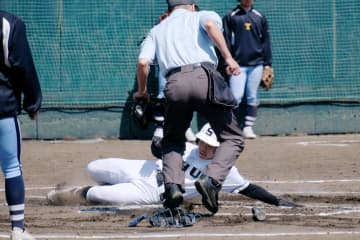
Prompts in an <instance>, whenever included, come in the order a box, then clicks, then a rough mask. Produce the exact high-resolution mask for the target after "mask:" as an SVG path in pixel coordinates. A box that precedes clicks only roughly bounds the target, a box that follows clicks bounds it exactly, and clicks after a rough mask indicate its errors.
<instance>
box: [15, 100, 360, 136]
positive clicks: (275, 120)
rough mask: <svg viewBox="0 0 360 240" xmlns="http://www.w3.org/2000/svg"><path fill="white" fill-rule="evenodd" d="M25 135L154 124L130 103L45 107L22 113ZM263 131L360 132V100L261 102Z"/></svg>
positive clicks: (129, 130) (130, 129) (127, 131)
mask: <svg viewBox="0 0 360 240" xmlns="http://www.w3.org/2000/svg"><path fill="white" fill-rule="evenodd" d="M19 119H20V121H21V127H22V133H23V138H37V139H64V138H65V139H73V138H74V139H86V138H98V137H103V138H121V139H150V138H151V136H152V131H153V128H154V126H153V124H151V125H150V126H149V128H148V129H145V130H142V129H140V128H139V127H138V126H137V125H136V124H135V123H134V122H133V121H132V120H131V117H130V110H129V107H125V108H119V109H107V110H87V111H80V110H76V111H71V110H66V111H58V110H49V111H42V112H41V113H40V115H39V118H38V121H37V122H34V121H31V120H29V118H28V117H27V116H26V115H21V116H20V117H19ZM203 122H204V120H203V119H202V118H201V117H198V116H197V115H195V116H194V120H193V122H192V129H193V130H194V131H197V130H198V129H199V128H200V127H201V124H202V123H203ZM254 129H255V132H256V133H257V134H259V135H297V134H332V133H359V132H360V105H359V104H306V105H288V106H286V105H285V106H261V107H260V108H259V112H258V119H257V121H256V125H255V127H254Z"/></svg>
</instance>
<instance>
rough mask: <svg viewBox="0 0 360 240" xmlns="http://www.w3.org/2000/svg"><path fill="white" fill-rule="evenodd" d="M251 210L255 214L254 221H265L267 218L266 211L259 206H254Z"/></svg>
mask: <svg viewBox="0 0 360 240" xmlns="http://www.w3.org/2000/svg"><path fill="white" fill-rule="evenodd" d="M251 212H252V214H253V219H254V221H264V220H265V219H266V213H265V212H264V211H263V210H261V209H259V208H256V207H253V208H252V209H251Z"/></svg>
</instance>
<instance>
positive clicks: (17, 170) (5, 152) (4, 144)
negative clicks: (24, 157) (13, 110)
mask: <svg viewBox="0 0 360 240" xmlns="http://www.w3.org/2000/svg"><path fill="white" fill-rule="evenodd" d="M20 149H21V134H20V127H19V124H18V121H17V118H16V117H10V118H4V119H0V162H1V169H2V172H3V174H4V176H5V178H6V179H8V178H14V177H17V176H20V175H21V162H20V151H21V150H20Z"/></svg>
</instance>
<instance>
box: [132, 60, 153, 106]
mask: <svg viewBox="0 0 360 240" xmlns="http://www.w3.org/2000/svg"><path fill="white" fill-rule="evenodd" d="M149 65H150V61H149V60H148V59H146V58H139V60H138V64H137V70H136V79H137V84H138V89H137V92H135V94H134V99H141V98H143V99H146V100H149V94H148V92H147V79H148V76H149V71H150V70H149V69H150V68H149Z"/></svg>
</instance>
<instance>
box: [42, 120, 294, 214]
mask: <svg viewBox="0 0 360 240" xmlns="http://www.w3.org/2000/svg"><path fill="white" fill-rule="evenodd" d="M196 137H197V139H198V143H199V145H198V146H197V145H195V144H192V143H186V151H185V154H184V166H183V171H184V172H185V193H184V198H185V199H191V198H193V197H196V196H199V193H198V192H197V191H196V189H195V186H194V183H195V181H196V180H197V179H199V177H200V176H201V174H202V173H203V171H204V169H205V168H206V166H207V165H208V164H209V163H211V161H212V158H213V157H214V154H215V150H216V149H217V147H218V146H219V142H218V141H217V138H216V135H215V133H214V131H213V130H212V129H211V127H210V125H209V124H206V125H204V127H203V128H202V129H201V130H200V132H199V133H197V134H196ZM87 170H88V173H89V175H90V177H91V178H92V179H93V180H95V181H96V182H97V183H98V184H99V185H98V186H92V187H76V188H68V189H62V190H53V191H51V192H49V194H48V200H49V202H50V203H52V204H55V205H59V204H66V203H74V202H75V203H79V202H81V203H84V202H88V203H100V204H116V205H134V204H159V203H161V197H160V196H161V195H162V194H163V192H164V187H163V184H164V182H163V178H162V174H161V171H162V161H161V160H156V161H154V160H127V159H120V158H107V159H99V160H95V161H92V162H90V163H89V165H88V168H87ZM221 190H222V191H224V192H229V193H240V194H243V195H245V196H248V197H251V198H254V199H258V200H260V201H263V202H266V203H269V204H272V205H276V206H285V207H295V206H297V205H296V204H295V203H292V202H289V201H285V200H283V199H278V198H277V197H275V196H274V195H272V194H271V193H269V192H268V191H266V190H265V189H263V188H261V187H260V186H257V185H255V184H252V183H250V182H249V181H248V180H246V179H245V178H244V177H242V176H241V175H240V173H239V171H238V169H237V168H236V167H232V168H231V170H230V172H229V174H228V176H227V178H226V179H225V182H224V184H223V186H222V189H221Z"/></svg>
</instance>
